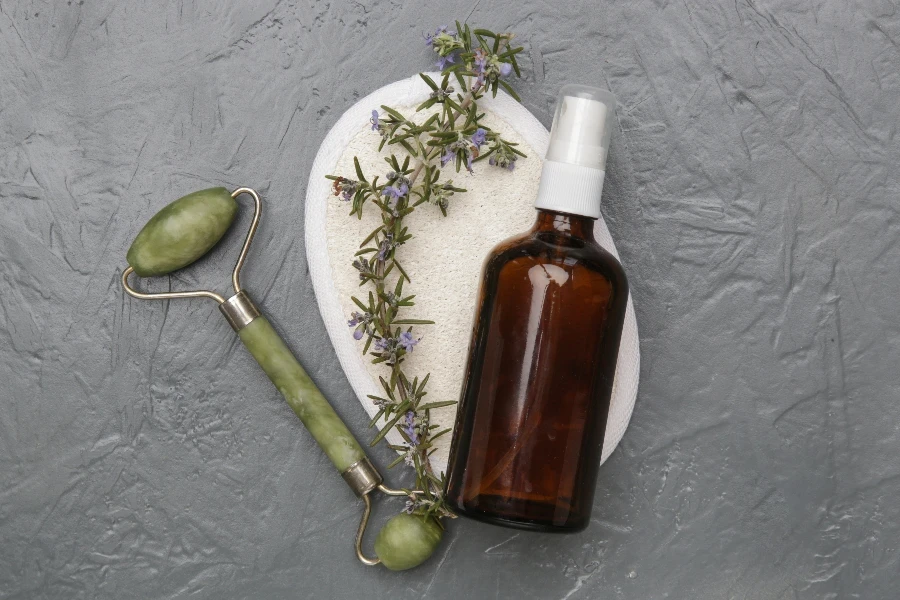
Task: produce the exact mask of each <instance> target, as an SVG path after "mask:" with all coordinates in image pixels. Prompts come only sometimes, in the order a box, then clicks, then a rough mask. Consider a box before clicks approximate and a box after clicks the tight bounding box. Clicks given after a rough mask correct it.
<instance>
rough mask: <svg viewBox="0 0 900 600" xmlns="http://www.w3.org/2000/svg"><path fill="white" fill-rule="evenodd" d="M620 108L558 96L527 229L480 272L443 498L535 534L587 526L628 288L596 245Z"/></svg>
mask: <svg viewBox="0 0 900 600" xmlns="http://www.w3.org/2000/svg"><path fill="white" fill-rule="evenodd" d="M614 111H615V97H614V96H613V95H612V94H611V93H609V92H607V91H605V90H600V89H597V88H591V87H587V86H580V85H569V86H565V87H563V88H562V90H561V91H560V95H559V99H558V102H557V107H556V114H555V116H554V119H553V126H552V129H551V134H550V143H549V146H548V149H547V155H546V160H545V162H544V167H543V172H542V174H541V183H540V188H539V191H538V197H537V201H536V202H535V207H536V208H537V221H536V222H535V224H534V226H533V227H532V229H531V230H530V231H528V232H527V233H525V234H523V235H520V236H517V237H514V238H511V239H509V240H506V241H504V242H502V243H500V244H499V245H498V246H496V247H495V248H494V249H493V250H492V251H491V253H490V254H489V255H488V256H487V259H486V260H485V263H484V268H483V272H482V280H481V290H480V292H479V296H478V301H477V305H476V315H475V324H474V328H473V334H472V340H471V343H470V347H469V358H468V364H467V367H466V371H465V379H464V382H463V390H462V396H461V400H460V404H459V408H458V413H457V418H456V428H455V430H454V434H453V442H452V446H451V450H450V460H449V463H448V473H447V487H446V490H445V497H446V500H447V502H448V503H449V505H450V506H451V507H452V508H453V509H454V510H455V511H456V512H458V513H459V514H461V515H465V516H468V517H472V518H474V519H478V520H481V521H486V522H490V523H494V524H498V525H506V526H510V527H518V528H524V529H532V530H537V531H560V532H567V531H580V530H582V529H584V528H585V527H586V526H587V524H588V523H589V521H590V515H591V509H592V506H593V498H594V488H595V484H596V480H597V471H598V469H599V465H600V453H601V449H602V447H603V435H604V431H605V429H606V420H607V415H608V412H609V403H610V396H611V394H612V386H613V377H614V375H615V370H616V356H617V353H618V350H619V340H620V338H621V334H622V324H623V322H624V319H625V305H626V301H627V299H628V283H627V281H626V279H625V273H624V271H623V270H622V266H621V265H620V264H619V262H618V261H617V260H616V259H615V258H614V257H613V256H612V255H611V254H609V253H608V252H606V251H605V250H604V249H603V248H601V247H600V246H599V245H598V244H597V242H596V241H595V240H594V234H593V231H594V221H595V219H597V218H598V217H599V216H600V195H601V191H602V189H603V179H604V175H605V168H606V156H607V149H608V148H609V139H610V133H611V129H612V121H613V115H614Z"/></svg>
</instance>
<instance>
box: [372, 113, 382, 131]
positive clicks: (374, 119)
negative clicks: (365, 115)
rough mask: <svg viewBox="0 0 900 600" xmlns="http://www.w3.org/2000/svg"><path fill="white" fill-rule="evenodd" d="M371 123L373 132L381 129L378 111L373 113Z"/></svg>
mask: <svg viewBox="0 0 900 600" xmlns="http://www.w3.org/2000/svg"><path fill="white" fill-rule="evenodd" d="M369 123H371V124H372V131H378V130H379V129H380V128H381V122H380V121H379V120H378V111H377V110H373V111H372V118H371V119H369Z"/></svg>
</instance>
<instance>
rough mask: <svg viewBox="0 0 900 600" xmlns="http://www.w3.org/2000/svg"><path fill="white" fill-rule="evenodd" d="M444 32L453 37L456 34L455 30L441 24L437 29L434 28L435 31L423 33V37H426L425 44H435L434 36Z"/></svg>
mask: <svg viewBox="0 0 900 600" xmlns="http://www.w3.org/2000/svg"><path fill="white" fill-rule="evenodd" d="M442 33H446V34H447V35H449V36H450V37H453V36H455V35H456V32H455V31H447V26H446V25H441V26H440V27H438V28H437V29H435V30H434V33H424V34H422V37H424V38H425V45H426V46H429V47H431V46H434V38H436V37H437V36H439V35H441V34H442Z"/></svg>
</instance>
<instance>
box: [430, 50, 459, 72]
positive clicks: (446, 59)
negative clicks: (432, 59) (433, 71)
mask: <svg viewBox="0 0 900 600" xmlns="http://www.w3.org/2000/svg"><path fill="white" fill-rule="evenodd" d="M453 62H454V61H453V55H452V54H448V55H447V56H439V57H438V61H437V62H436V63H434V64H435V66H436V67H437V68H438V69H440V70H441V71H443V70H444V69H446V68H447V65H449V64H453Z"/></svg>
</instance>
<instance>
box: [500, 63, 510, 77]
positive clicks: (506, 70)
mask: <svg viewBox="0 0 900 600" xmlns="http://www.w3.org/2000/svg"><path fill="white" fill-rule="evenodd" d="M511 72H512V65H511V64H509V63H503V64H501V65H500V76H501V77H506V76H507V75H509V74H510V73H511Z"/></svg>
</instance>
